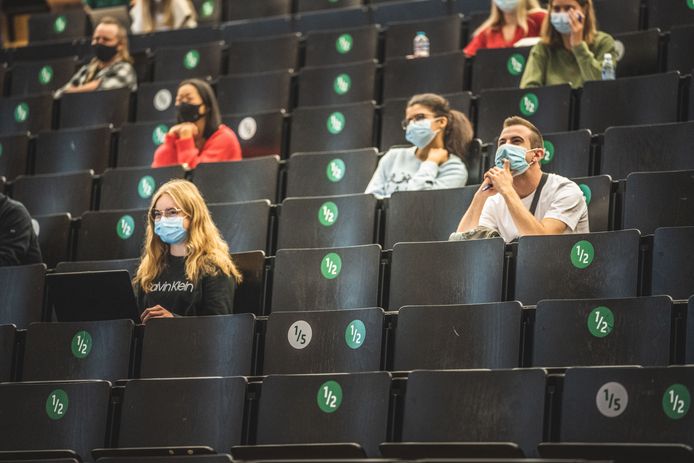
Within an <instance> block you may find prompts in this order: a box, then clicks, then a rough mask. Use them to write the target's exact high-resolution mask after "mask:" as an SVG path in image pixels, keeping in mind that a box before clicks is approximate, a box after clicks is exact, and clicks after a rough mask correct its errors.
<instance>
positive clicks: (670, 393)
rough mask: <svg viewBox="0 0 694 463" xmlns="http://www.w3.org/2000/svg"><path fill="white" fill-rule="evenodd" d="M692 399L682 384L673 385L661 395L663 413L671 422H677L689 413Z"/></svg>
mask: <svg viewBox="0 0 694 463" xmlns="http://www.w3.org/2000/svg"><path fill="white" fill-rule="evenodd" d="M691 403H692V398H691V396H690V395H689V389H687V386H685V385H684V384H673V385H672V386H670V387H669V388H667V389H666V390H665V394H663V411H664V412H665V414H666V415H667V416H668V418H672V419H673V420H679V419H680V418H684V416H685V415H686V414H687V412H688V411H689V405H690V404H691Z"/></svg>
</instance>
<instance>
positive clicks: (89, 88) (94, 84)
mask: <svg viewBox="0 0 694 463" xmlns="http://www.w3.org/2000/svg"><path fill="white" fill-rule="evenodd" d="M99 85H101V79H97V80H92V81H91V82H89V83H86V84H84V85H79V86H74V85H70V86H67V87H65V90H64V93H85V92H93V91H94V90H96V89H98V88H99Z"/></svg>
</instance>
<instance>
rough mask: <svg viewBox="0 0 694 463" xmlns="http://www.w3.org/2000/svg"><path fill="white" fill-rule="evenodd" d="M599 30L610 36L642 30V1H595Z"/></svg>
mask: <svg viewBox="0 0 694 463" xmlns="http://www.w3.org/2000/svg"><path fill="white" fill-rule="evenodd" d="M593 5H594V7H595V15H596V16H597V19H598V28H599V30H601V31H605V32H607V33H609V34H617V33H620V32H632V31H637V30H639V29H640V24H641V23H640V16H641V0H624V1H621V2H619V3H615V2H613V1H612V0H595V1H594V2H593Z"/></svg>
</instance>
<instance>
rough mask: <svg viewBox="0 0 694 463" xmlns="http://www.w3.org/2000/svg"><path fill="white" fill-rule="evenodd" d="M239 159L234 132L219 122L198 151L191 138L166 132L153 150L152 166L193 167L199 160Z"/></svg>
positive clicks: (239, 148) (239, 152)
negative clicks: (179, 136) (160, 142)
mask: <svg viewBox="0 0 694 463" xmlns="http://www.w3.org/2000/svg"><path fill="white" fill-rule="evenodd" d="M239 160H241V145H239V140H238V139H237V138H236V134H235V133H234V131H233V130H231V129H230V128H229V127H227V126H226V125H224V124H220V126H219V128H218V129H217V130H216V131H215V132H214V133H213V134H212V136H211V137H210V138H208V139H207V141H206V142H205V144H204V145H203V147H202V150H200V151H198V148H197V147H196V146H195V141H194V140H193V139H192V138H185V139H182V140H181V139H179V138H178V137H176V136H175V135H169V134H166V139H165V140H164V143H162V144H161V145H159V148H157V151H155V152H154V161H152V167H164V166H174V165H179V164H188V167H189V168H191V169H194V168H195V166H197V165H198V164H200V163H201V162H220V161H239Z"/></svg>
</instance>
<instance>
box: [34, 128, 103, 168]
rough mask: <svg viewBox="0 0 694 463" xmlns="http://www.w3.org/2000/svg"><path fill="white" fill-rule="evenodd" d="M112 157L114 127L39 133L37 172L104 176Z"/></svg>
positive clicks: (35, 161) (35, 165)
mask: <svg viewBox="0 0 694 463" xmlns="http://www.w3.org/2000/svg"><path fill="white" fill-rule="evenodd" d="M110 157H111V127H110V126H109V125H102V126H96V127H90V128H84V127H82V128H78V129H63V130H52V131H47V132H41V133H39V135H38V137H37V139H36V148H35V153H34V172H35V173H37V174H58V173H64V172H75V171H80V170H89V169H91V170H93V171H94V172H98V173H101V172H103V171H104V170H105V169H106V168H107V167H108V164H109V161H110Z"/></svg>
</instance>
